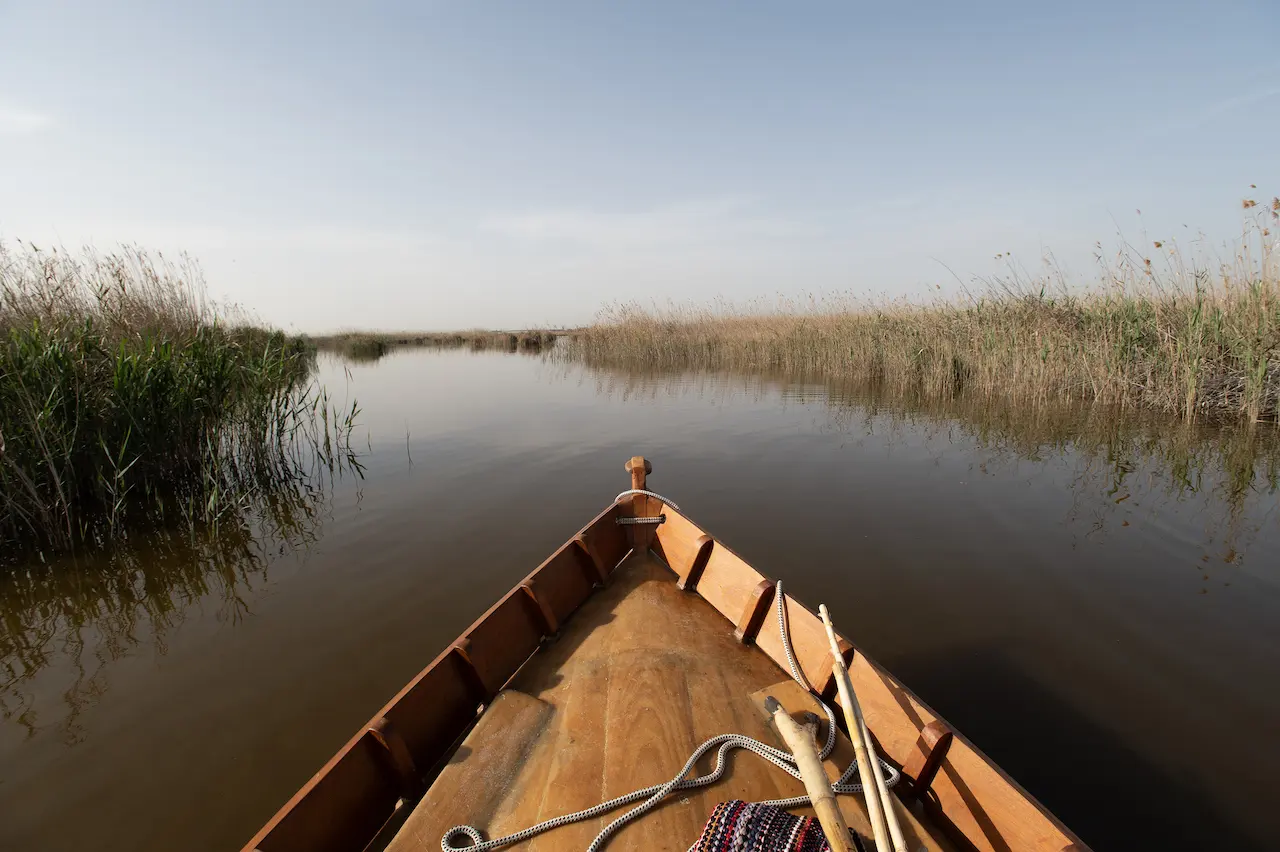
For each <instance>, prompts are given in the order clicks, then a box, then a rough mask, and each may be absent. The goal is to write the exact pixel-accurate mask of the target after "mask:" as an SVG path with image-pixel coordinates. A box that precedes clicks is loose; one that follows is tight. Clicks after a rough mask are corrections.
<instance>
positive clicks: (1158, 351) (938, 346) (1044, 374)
mask: <svg viewBox="0 0 1280 852" xmlns="http://www.w3.org/2000/svg"><path fill="white" fill-rule="evenodd" d="M1245 209H1246V211H1247V216H1246V219H1245V230H1244V232H1243V235H1242V238H1241V240H1240V242H1239V243H1238V245H1236V247H1235V249H1234V251H1233V253H1232V255H1231V256H1230V257H1228V258H1226V259H1225V260H1223V259H1219V258H1216V257H1213V256H1211V255H1209V254H1207V253H1205V252H1203V251H1200V252H1199V253H1198V254H1196V255H1195V256H1194V257H1192V256H1189V255H1188V253H1187V252H1185V251H1184V250H1182V249H1181V248H1180V247H1179V246H1177V245H1176V244H1174V243H1173V242H1171V241H1153V242H1152V243H1150V244H1149V245H1148V247H1147V248H1146V249H1145V250H1144V249H1140V248H1138V247H1135V246H1132V245H1125V246H1124V247H1123V248H1122V249H1121V250H1120V251H1119V252H1117V253H1116V254H1115V255H1114V256H1113V257H1110V258H1106V257H1101V256H1100V257H1099V258H1098V260H1099V264H1100V269H1101V272H1102V280H1101V281H1100V282H1099V283H1098V284H1096V285H1095V286H1092V287H1084V288H1081V287H1079V286H1076V285H1075V284H1073V283H1072V282H1069V281H1067V280H1065V278H1064V277H1063V276H1062V275H1061V274H1060V273H1058V272H1057V271H1056V270H1055V269H1054V268H1052V267H1050V268H1049V269H1048V271H1047V272H1046V273H1045V274H1044V275H1041V276H1031V275H1028V274H1026V273H1025V272H1022V271H1021V270H1019V269H1016V268H1011V269H1010V273H1009V275H1008V276H1007V277H1004V278H1000V279H994V280H986V281H981V282H979V286H978V288H977V289H976V291H972V292H966V293H965V295H964V296H963V297H962V298H960V299H956V300H949V301H936V302H931V303H926V304H919V303H912V302H908V301H903V300H899V301H893V302H881V303H876V302H867V301H865V300H863V299H860V298H856V297H853V296H848V295H841V296H832V297H824V298H818V299H813V300H811V301H809V302H807V303H797V302H783V303H780V304H771V305H760V304H753V305H748V306H746V307H741V306H736V305H733V304H730V303H717V304H713V305H709V306H689V305H685V306H680V305H673V306H669V307H666V308H659V307H647V306H642V305H640V304H636V303H630V304H621V305H614V306H611V307H608V308H606V309H605V310H603V311H602V312H601V314H600V315H599V317H598V319H597V321H596V323H595V324H593V325H592V326H590V327H589V328H587V329H586V330H584V331H582V332H580V333H577V334H576V335H574V336H573V338H572V340H571V343H570V345H569V346H568V347H566V348H565V349H564V354H565V355H566V356H567V357H571V358H577V359H579V360H582V361H585V362H586V363H587V364H589V365H594V366H614V367H632V368H635V367H643V368H657V369H670V370H684V369H690V368H694V369H730V370H737V371H746V372H777V371H782V372H786V373H790V374H794V375H808V376H815V377H827V378H838V379H855V380H860V381H872V382H883V383H886V384H888V385H892V386H895V387H901V388H906V387H911V388H919V389H922V390H925V391H927V392H931V393H937V394H954V393H956V392H958V391H960V390H962V389H968V390H973V391H977V392H979V393H982V394H987V395H1001V396H1008V397H1013V398H1017V399H1020V400H1024V401H1026V400H1031V401H1036V400H1048V399H1054V400H1064V401H1075V400H1091V401H1098V402H1104V403H1110V404H1120V405H1130V404H1133V405H1142V406H1147V407H1151V408H1154V409H1157V410H1162V411H1166V412H1170V413H1174V414H1177V415H1179V416H1181V417H1186V418H1192V417H1194V416H1195V415H1196V414H1197V413H1198V412H1206V411H1207V412H1216V413H1229V414H1233V415H1239V416H1243V417H1245V418H1248V419H1250V420H1258V419H1264V418H1274V417H1275V416H1276V414H1277V406H1278V404H1280V251H1277V248H1278V246H1277V239H1276V237H1275V236H1274V235H1273V232H1272V229H1273V228H1274V227H1275V223H1276V221H1277V220H1280V199H1275V200H1273V201H1272V202H1271V203H1270V205H1268V206H1265V207H1260V206H1258V205H1257V204H1255V203H1254V202H1253V201H1246V202H1245Z"/></svg>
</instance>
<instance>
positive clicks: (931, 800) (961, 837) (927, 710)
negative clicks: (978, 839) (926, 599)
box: [649, 504, 1089, 852]
mask: <svg viewBox="0 0 1280 852" xmlns="http://www.w3.org/2000/svg"><path fill="white" fill-rule="evenodd" d="M663 512H664V513H666V514H668V515H670V514H676V515H678V516H679V517H680V518H681V519H682V520H684V521H685V522H687V523H688V524H689V525H690V526H692V527H693V528H694V529H695V530H697V531H698V532H699V533H701V534H703V535H707V533H706V532H705V530H704V528H703V527H701V526H700V525H699V524H698V523H697V522H695V521H694V520H693V519H692V518H690V517H689V516H688V515H687V514H685V513H684V512H682V511H679V510H676V509H672V508H671V506H670V505H669V504H667V505H664V506H663ZM658 535H659V537H661V535H662V530H661V528H660V529H659V532H658ZM712 540H713V541H714V545H713V546H714V548H715V549H716V550H723V551H726V552H728V553H729V554H730V555H732V556H733V557H734V558H736V559H738V560H739V561H741V562H742V563H744V564H746V565H747V566H749V567H750V565H751V563H749V562H747V560H746V559H743V558H742V557H741V556H740V555H739V554H738V553H736V552H735V551H734V550H733V549H732V548H731V547H729V546H728V545H726V544H724V543H723V542H721V541H720V539H718V538H713V539H712ZM649 552H650V554H651V555H652V556H654V557H655V558H657V559H659V560H660V561H661V562H662V564H663V565H664V566H665V567H666V568H667V569H668V570H670V571H672V573H674V574H675V575H676V576H677V577H678V578H680V579H683V578H684V577H685V576H686V574H685V573H684V572H682V571H681V570H679V569H677V568H675V567H674V566H672V565H670V564H669V563H668V562H667V560H666V558H665V556H664V555H663V554H661V553H658V552H655V551H654V550H652V549H651V550H650V551H649ZM695 558H696V557H695ZM692 567H693V566H692V565H690V568H692ZM703 570H705V565H704V566H702V567H701V568H699V573H702V571H703ZM757 573H759V572H757ZM761 576H762V577H764V579H766V580H768V581H769V582H771V583H774V584H775V586H776V581H775V580H773V579H772V578H770V577H768V576H767V575H763V574H761ZM689 591H692V592H697V593H698V594H699V597H702V599H703V600H704V601H707V603H708V604H710V605H711V607H712V608H713V609H715V610H716V612H719V613H720V614H721V615H722V616H724V618H725V619H726V620H727V621H729V623H730V624H736V623H737V621H736V620H735V616H733V615H731V614H730V613H727V612H725V611H724V610H723V609H721V608H720V607H719V606H717V605H716V604H715V603H713V602H711V601H708V600H707V599H706V597H704V596H703V595H702V594H701V592H700V589H699V588H698V587H697V586H693V587H692V588H690V589H689ZM786 600H787V604H788V606H787V620H788V623H789V624H790V626H791V628H792V630H794V628H795V620H794V619H795V610H796V609H799V610H800V612H801V613H803V614H804V615H807V616H808V617H809V618H811V619H812V620H813V625H814V628H815V629H816V630H822V631H824V632H825V629H826V628H825V627H824V626H823V625H822V619H821V617H820V616H819V615H818V613H817V612H815V611H814V610H813V609H811V608H810V607H809V605H808V604H806V603H804V602H803V601H801V600H800V599H799V598H797V597H795V596H794V595H792V594H790V593H789V592H788V593H787V594H786ZM835 633H836V637H837V639H838V640H839V641H840V643H841V651H842V652H843V655H842V656H843V657H844V660H843V662H844V663H845V665H846V666H848V667H850V669H849V675H850V677H852V678H856V679H858V680H860V679H862V678H857V673H856V670H855V669H854V668H853V666H854V665H855V661H857V660H858V659H859V658H860V659H861V663H862V664H863V665H866V666H867V667H868V668H870V669H871V670H872V672H873V673H874V674H875V675H877V676H878V677H879V678H880V680H881V681H883V682H884V683H885V684H886V686H889V685H891V686H892V689H893V691H895V692H898V693H900V694H901V695H903V696H904V697H905V698H907V699H908V700H909V701H910V702H911V704H912V707H913V709H914V710H916V711H917V712H918V713H919V711H923V714H921V715H922V716H923V715H926V714H927V715H928V716H929V717H931V718H929V719H923V725H921V726H920V727H919V728H917V729H916V734H917V736H919V735H920V734H921V732H922V731H923V729H924V727H925V726H927V725H928V724H929V723H930V722H933V721H936V722H940V723H942V724H943V725H945V726H946V729H947V731H948V732H949V733H951V734H952V737H953V739H952V743H951V746H950V748H951V749H954V748H956V746H957V745H962V746H963V747H965V748H967V749H968V750H969V751H970V752H972V754H973V756H974V757H976V758H977V759H978V760H979V761H981V762H982V763H984V764H985V765H986V766H987V767H988V768H989V769H991V770H993V771H994V772H995V774H996V775H997V777H998V778H999V780H1001V781H1003V782H1004V783H1005V784H1007V785H1008V786H1009V788H1010V789H1011V790H1012V791H1013V792H1014V793H1016V794H1017V795H1018V796H1019V797H1020V798H1022V799H1023V800H1025V801H1026V802H1027V803H1028V804H1030V805H1032V806H1033V807H1034V808H1035V809H1036V810H1037V811H1038V812H1039V814H1040V816H1042V817H1044V818H1045V819H1047V820H1048V821H1049V823H1050V824H1051V825H1052V826H1053V828H1055V829H1056V830H1057V831H1059V832H1060V833H1061V834H1062V835H1063V840H1064V841H1065V845H1064V846H1062V847H1061V849H1062V850H1063V852H1068V850H1070V852H1089V847H1088V845H1086V844H1085V843H1084V841H1082V840H1081V839H1080V838H1079V837H1077V836H1076V834H1075V832H1073V831H1072V830H1071V829H1070V828H1068V827H1067V825H1066V824H1065V823H1063V822H1062V820H1060V819H1059V818H1058V817H1057V816H1056V815H1055V814H1054V813H1053V812H1052V811H1051V810H1049V809H1048V808H1047V807H1045V806H1044V804H1043V803H1041V802H1040V800H1039V799H1037V798H1036V797H1035V796H1033V795H1032V794H1031V793H1029V792H1028V791H1027V790H1026V788H1024V787H1023V786H1022V785H1021V784H1019V783H1018V781H1017V780H1016V779H1015V778H1013V776H1011V775H1010V774H1009V773H1008V772H1006V771H1005V770H1004V769H1003V768H1001V766H1000V765H999V764H998V763H996V762H995V761H994V760H992V759H991V758H990V757H988V756H987V754H986V752H984V751H983V750H982V749H981V748H979V747H978V746H977V745H975V744H974V743H973V741H972V740H970V739H969V738H968V737H966V736H965V735H964V734H963V733H962V732H961V731H959V730H958V729H956V728H955V727H954V726H953V725H951V723H950V722H948V721H947V720H946V718H945V717H943V716H942V714H940V713H938V712H937V711H936V710H934V709H933V707H931V706H930V705H929V704H928V703H927V702H925V701H924V700H923V699H921V698H920V696H918V695H916V693H915V692H914V691H912V690H911V688H910V687H908V686H907V685H905V684H904V683H902V681H900V680H898V678H897V677H895V676H894V674H893V673H892V672H890V671H889V670H888V669H887V668H885V667H884V666H883V665H881V664H880V663H879V662H877V661H876V659H875V658H874V657H872V656H871V655H870V654H868V653H867V652H866V651H865V650H863V648H862V646H860V645H858V644H857V643H855V642H853V641H852V640H850V639H849V638H848V637H847V636H845V635H844V634H843V633H841V632H840V630H839V628H836V630H835ZM846 645H847V646H848V647H845V646H846ZM761 650H762V651H763V650H764V649H761ZM765 653H766V654H767V655H768V656H769V657H770V659H772V660H773V662H774V663H775V664H776V665H778V666H780V667H781V668H783V670H784V671H785V669H786V665H787V664H786V661H785V659H784V660H777V659H774V658H773V656H772V655H771V654H768V652H765ZM830 665H831V655H830V652H828V653H827V655H826V666H827V667H828V668H829V667H830ZM801 667H802V668H807V667H805V666H801ZM828 677H829V679H828V680H826V681H824V682H823V684H822V686H821V687H820V688H819V687H818V685H817V684H815V691H816V692H817V693H818V694H819V695H821V696H822V698H823V700H824V701H828V702H829V703H834V704H836V705H840V704H841V702H840V697H839V695H838V694H836V689H835V680H834V675H829V676H828ZM856 685H857V684H856V680H855V686H856ZM835 719H836V724H837V726H838V727H839V728H840V729H841V730H842V731H844V733H845V734H846V735H848V733H849V732H848V730H846V726H845V725H844V724H843V722H844V719H843V716H842V714H839V713H837V714H836V716H835ZM872 734H873V735H874V734H875V732H874V731H872ZM878 743H879V740H878V738H877V744H878ZM879 751H880V757H882V758H886V759H888V761H889V762H890V763H892V764H894V765H895V766H896V767H897V768H898V769H899V770H902V768H903V766H904V764H905V761H901V760H898V759H897V758H895V757H894V756H893V755H892V754H891V753H888V752H886V751H885V750H884V749H880V750H879ZM948 754H950V752H948ZM947 760H949V758H946V759H944V765H945V763H946V761H947ZM907 777H908V778H909V780H910V781H911V782H915V780H916V779H914V778H911V777H910V776H907ZM925 793H926V795H923V796H920V797H919V799H918V801H920V802H921V804H922V805H923V806H924V807H925V808H926V809H927V810H928V811H929V816H930V818H931V819H933V820H934V821H935V822H937V823H938V824H939V825H940V826H941V827H944V828H948V829H950V830H948V835H949V836H950V839H951V840H953V841H957V842H959V843H961V844H963V845H966V846H971V847H974V844H973V840H972V839H971V838H970V837H969V836H968V835H967V834H965V833H964V832H963V831H962V830H961V829H960V828H959V827H958V826H957V825H956V824H955V821H954V820H953V819H951V817H950V816H949V815H948V814H947V812H946V810H945V809H944V806H943V805H942V803H941V802H939V801H938V799H937V795H936V793H935V792H934V791H933V789H932V787H929V788H927V789H926V791H925ZM951 835H954V836H951ZM974 848H976V847H974Z"/></svg>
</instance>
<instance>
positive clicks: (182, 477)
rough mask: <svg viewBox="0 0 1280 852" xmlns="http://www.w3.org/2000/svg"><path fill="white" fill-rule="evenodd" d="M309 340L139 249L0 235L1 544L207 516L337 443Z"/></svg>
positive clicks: (254, 494) (343, 428) (320, 457)
mask: <svg viewBox="0 0 1280 852" xmlns="http://www.w3.org/2000/svg"><path fill="white" fill-rule="evenodd" d="M313 366H314V348H313V347H311V346H309V345H308V344H307V343H306V341H303V340H300V339H296V338H289V337H287V336H286V335H284V334H283V333H282V332H279V331H273V330H269V329H264V328H260V327H256V326H254V325H251V324H249V323H247V322H246V321H245V320H244V319H243V318H242V317H238V316H237V315H236V313H235V312H233V311H219V310H218V309H217V308H216V307H215V306H214V305H213V304H212V303H210V301H209V300H208V299H207V297H206V295H205V288H204V282H203V278H202V277H201V275H200V270H199V268H198V267H197V266H196V265H195V264H194V263H193V262H191V261H190V260H189V259H187V258H182V259H181V260H179V261H177V262H171V261H169V260H166V259H165V258H164V257H163V256H161V255H151V254H148V253H147V252H145V251H143V250H141V249H138V248H126V249H123V250H121V251H120V252H117V253H114V254H107V255H102V254H97V253H94V252H92V251H87V250H86V251H85V252H84V253H83V254H82V255H80V256H73V255H71V254H68V253H67V252H65V251H62V250H50V251H45V250H41V249H40V248H38V247H36V246H34V245H31V244H27V243H16V244H14V245H13V246H12V247H10V246H7V245H4V244H0V542H3V543H4V544H6V545H9V549H11V550H12V549H15V548H17V547H20V546H22V545H30V546H35V547H39V548H42V549H44V548H51V549H55V550H58V549H67V548H74V547H76V546H78V545H80V544H82V543H99V542H102V541H104V540H106V539H109V538H112V537H115V536H120V535H125V534H126V533H127V532H128V531H129V530H130V529H131V528H134V527H136V526H138V525H150V524H169V523H172V522H175V521H181V522H184V523H186V524H188V525H194V524H197V523H217V522H220V521H222V520H224V519H226V518H228V517H231V516H234V515H235V514H236V513H237V512H239V511H241V510H243V509H244V508H245V507H246V506H247V505H248V504H249V503H251V502H252V501H253V500H255V499H259V498H265V497H266V495H268V493H269V492H270V491H271V490H272V489H274V488H278V487H279V486H280V485H282V484H284V483H288V482H291V481H294V480H296V479H297V478H298V477H300V476H306V475H308V471H309V469H310V467H311V466H314V465H315V464H316V463H317V462H321V463H332V462H334V461H335V460H340V459H341V457H342V455H343V454H344V453H347V454H348V455H349V454H350V447H349V445H348V444H347V443H346V440H347V437H348V436H349V431H350V425H351V422H352V419H353V418H354V416H355V413H356V410H355V407H354V404H353V406H352V408H351V409H350V410H349V411H346V412H344V413H341V414H339V413H338V412H336V411H335V410H334V409H333V407H332V405H331V404H330V402H329V399H328V397H327V396H325V395H324V392H323V390H322V389H320V388H318V387H317V386H315V385H314V383H313V382H312V380H311V373H312V368H313Z"/></svg>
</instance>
